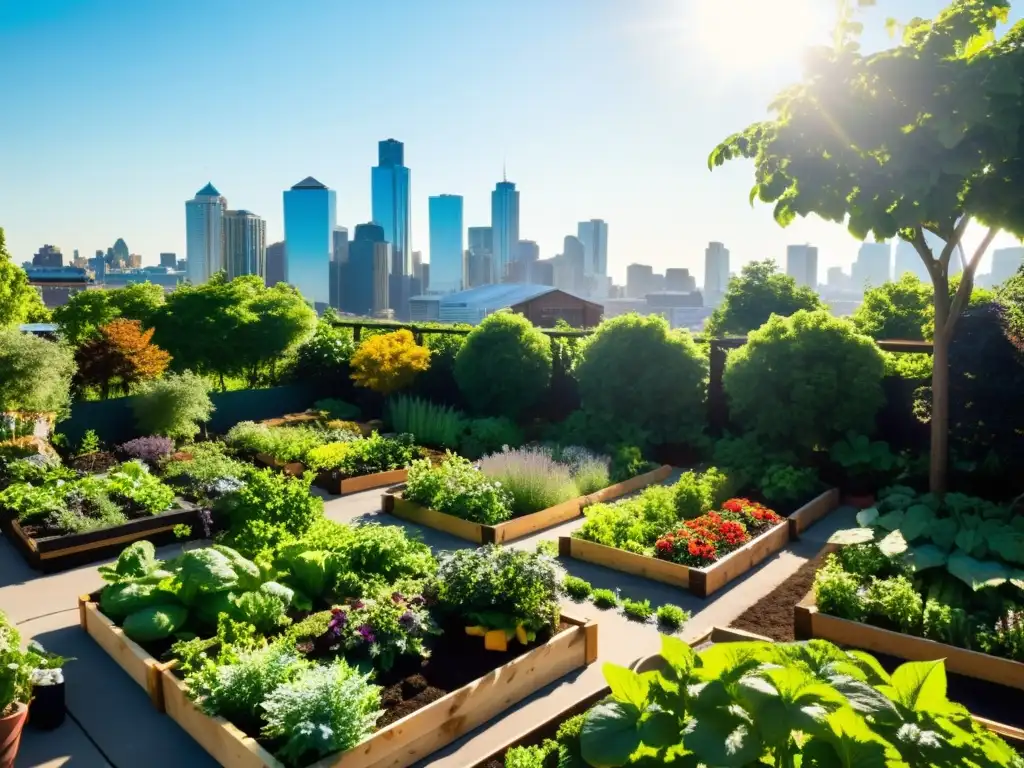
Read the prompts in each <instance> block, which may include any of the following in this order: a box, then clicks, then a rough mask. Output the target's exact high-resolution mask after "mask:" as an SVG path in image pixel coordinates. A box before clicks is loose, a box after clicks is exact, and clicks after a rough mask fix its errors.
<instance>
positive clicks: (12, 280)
mask: <svg viewBox="0 0 1024 768" xmlns="http://www.w3.org/2000/svg"><path fill="white" fill-rule="evenodd" d="M48 319H49V310H47V309H46V307H45V306H43V300H42V298H41V297H40V295H39V291H37V290H36V289H35V287H33V286H32V285H29V282H28V275H27V274H25V270H24V269H22V268H21V267H19V266H18V265H17V264H15V263H14V261H13V260H12V259H11V254H10V253H9V252H8V251H7V241H6V239H5V238H4V230H3V227H0V328H9V327H11V326H13V325H21V324H22V323H39V322H45V321H46V320H48Z"/></svg>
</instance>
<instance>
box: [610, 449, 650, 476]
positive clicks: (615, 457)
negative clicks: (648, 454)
mask: <svg viewBox="0 0 1024 768" xmlns="http://www.w3.org/2000/svg"><path fill="white" fill-rule="evenodd" d="M657 468H658V465H657V464H656V463H655V462H653V461H647V460H646V459H644V456H643V453H641V451H640V449H639V448H638V447H636V446H635V445H620V446H618V447H617V448H616V449H615V450H614V452H613V453H612V463H611V467H610V469H611V477H610V478H609V479H610V480H611V482H613V483H622V482H625V481H626V480H629V479H630V478H632V477H636V476H637V475H642V474H644V473H645V472H650V471H652V470H655V469H657Z"/></svg>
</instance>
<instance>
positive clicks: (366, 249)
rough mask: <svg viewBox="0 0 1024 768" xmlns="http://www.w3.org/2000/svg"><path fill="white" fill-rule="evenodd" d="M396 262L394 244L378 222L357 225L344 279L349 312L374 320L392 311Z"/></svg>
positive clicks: (349, 249) (344, 304)
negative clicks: (391, 292) (392, 290)
mask: <svg viewBox="0 0 1024 768" xmlns="http://www.w3.org/2000/svg"><path fill="white" fill-rule="evenodd" d="M392 263H393V260H392V255H391V244H390V243H389V242H387V241H386V240H385V239H384V228H383V227H382V226H381V225H379V224H377V223H375V222H371V223H368V224H359V225H358V226H356V229H355V236H354V237H353V239H352V240H351V242H349V244H348V266H347V267H346V269H345V274H344V278H343V280H342V305H343V306H344V307H345V311H346V312H351V313H352V314H355V315H363V316H367V317H370V316H374V315H377V316H380V315H381V314H383V313H384V312H386V311H387V310H389V309H390V306H389V303H388V302H389V294H390V291H391V286H390V277H391V266H392Z"/></svg>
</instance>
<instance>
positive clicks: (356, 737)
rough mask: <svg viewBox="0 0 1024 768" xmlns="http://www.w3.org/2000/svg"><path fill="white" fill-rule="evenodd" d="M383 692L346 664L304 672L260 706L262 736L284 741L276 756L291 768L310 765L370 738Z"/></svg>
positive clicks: (379, 714) (270, 692)
mask: <svg viewBox="0 0 1024 768" xmlns="http://www.w3.org/2000/svg"><path fill="white" fill-rule="evenodd" d="M380 692H381V689H380V686H377V685H373V684H371V683H370V676H369V675H363V674H360V673H359V671H358V670H357V669H356V668H354V667H351V666H349V665H348V664H347V663H346V662H345V660H344V659H335V660H334V661H332V662H331V664H330V665H328V666H322V667H321V666H315V667H311V668H308V669H304V670H302V671H301V672H299V673H298V675H297V676H296V677H295V678H294V679H293V680H290V681H288V682H284V683H283V684H281V685H280V686H278V687H276V688H274V689H272V690H271V691H269V693H268V695H267V696H266V697H265V698H264V699H263V700H262V701H261V703H260V706H261V707H262V709H263V711H264V713H265V715H264V716H265V718H266V721H267V724H266V726H265V727H264V729H263V733H264V734H265V735H266V736H268V737H270V738H281V739H283V740H284V742H283V745H282V746H281V748H280V749H279V750H278V751H277V753H276V754H277V756H278V757H279V758H281V759H282V760H283V761H284V763H285V764H286V765H289V766H300V765H306V764H307V763H308V762H309V761H311V760H318V759H319V758H321V757H324V756H326V755H329V754H332V753H335V752H343V751H345V750H348V749H351V748H352V747H354V746H355V745H356V744H359V743H360V742H361V741H363V740H364V739H365V738H366V737H367V736H369V735H370V734H371V733H372V732H373V727H374V724H375V723H376V722H377V718H379V717H380V716H381V714H383V712H382V711H381V709H380Z"/></svg>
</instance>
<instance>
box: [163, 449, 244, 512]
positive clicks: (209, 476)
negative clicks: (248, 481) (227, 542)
mask: <svg viewBox="0 0 1024 768" xmlns="http://www.w3.org/2000/svg"><path fill="white" fill-rule="evenodd" d="M182 452H183V454H185V455H184V456H182V457H181V458H180V459H179V458H175V457H174V456H171V457H170V459H168V460H166V461H165V462H164V465H163V472H164V478H165V480H166V481H167V482H168V483H169V484H171V485H173V486H174V487H176V488H180V489H181V490H182V492H183V493H184V494H185V495H187V496H190V497H191V498H193V499H212V498H215V497H218V496H222V495H224V494H225V493H229V492H231V491H236V490H238V488H239V487H241V483H242V482H243V481H244V480H245V478H246V477H248V474H249V472H251V471H252V467H251V466H250V465H249V464H243V463H242V462H241V461H238V460H237V459H233V458H231V457H230V456H228V455H227V453H226V452H225V446H224V444H223V443H214V442H206V443H196V444H195V445H186V446H184V448H183V449H182ZM186 456H191V458H186Z"/></svg>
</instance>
